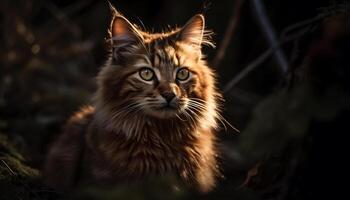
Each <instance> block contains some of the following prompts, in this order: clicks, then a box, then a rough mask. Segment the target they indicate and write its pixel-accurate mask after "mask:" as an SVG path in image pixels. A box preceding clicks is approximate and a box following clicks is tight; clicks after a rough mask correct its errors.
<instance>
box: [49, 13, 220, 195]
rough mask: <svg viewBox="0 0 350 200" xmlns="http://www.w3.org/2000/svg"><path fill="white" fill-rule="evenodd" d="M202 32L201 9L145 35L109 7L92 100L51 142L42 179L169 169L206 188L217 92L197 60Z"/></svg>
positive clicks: (59, 184)
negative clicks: (105, 57) (106, 42)
mask: <svg viewBox="0 0 350 200" xmlns="http://www.w3.org/2000/svg"><path fill="white" fill-rule="evenodd" d="M203 34H204V18H203V17H202V16H201V15H196V16H195V17H193V18H192V19H191V20H190V21H189V22H188V23H187V24H186V25H185V26H184V27H183V28H182V29H179V30H175V31H173V32H169V33H163V34H150V33H145V32H141V31H139V30H137V29H136V28H135V27H134V26H132V25H131V24H130V23H129V22H128V21H127V20H126V19H125V18H124V17H123V16H121V15H119V14H117V13H116V14H115V16H114V18H113V21H112V24H111V36H112V49H111V57H110V59H109V61H108V62H107V64H106V66H105V67H103V68H102V70H101V71H100V73H99V75H98V77H97V80H98V86H99V87H98V88H99V89H98V91H97V93H96V95H95V98H94V104H93V105H92V106H89V107H85V108H83V109H81V111H80V112H78V113H76V114H75V115H74V116H73V117H72V118H71V119H70V120H69V122H68V123H67V125H66V127H65V130H64V133H63V134H62V135H61V136H60V137H59V138H58V139H57V141H55V142H54V144H53V146H52V148H51V150H50V153H49V155H48V159H47V165H46V175H47V177H48V182H49V184H50V185H52V186H53V187H56V188H59V189H69V188H70V187H72V186H73V185H74V184H75V183H76V182H77V181H79V180H78V179H80V178H81V177H80V176H89V177H92V179H93V180H95V181H97V182H100V183H112V184H113V183H120V182H121V183H123V182H129V181H133V180H142V179H144V178H147V177H152V176H157V175H168V174H169V175H175V176H177V177H180V179H182V180H183V181H184V182H185V183H187V184H188V185H190V186H193V187H196V188H198V189H199V190H200V191H209V190H211V189H212V188H213V187H214V186H215V180H216V177H217V175H218V164H217V160H216V154H217V153H216V149H215V143H216V136H215V131H214V129H215V128H216V127H217V124H216V119H217V118H218V108H217V107H218V106H217V104H218V103H217V102H218V101H219V98H220V95H219V93H218V92H217V91H216V88H215V80H214V77H213V72H212V71H211V70H210V69H209V68H208V67H207V65H206V62H205V61H204V60H203V59H202V55H201V50H200V48H201V45H202V44H203V42H205V40H204V39H203Z"/></svg>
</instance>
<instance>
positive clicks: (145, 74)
mask: <svg viewBox="0 0 350 200" xmlns="http://www.w3.org/2000/svg"><path fill="white" fill-rule="evenodd" d="M139 75H140V77H141V78H142V79H143V80H145V81H150V80H152V79H153V77H154V72H153V70H152V69H150V68H146V67H145V68H142V69H140V71H139Z"/></svg>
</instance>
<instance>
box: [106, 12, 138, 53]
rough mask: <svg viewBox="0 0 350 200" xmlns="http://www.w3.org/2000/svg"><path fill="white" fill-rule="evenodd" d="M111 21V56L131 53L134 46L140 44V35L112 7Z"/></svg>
mask: <svg viewBox="0 0 350 200" xmlns="http://www.w3.org/2000/svg"><path fill="white" fill-rule="evenodd" d="M112 12H113V19H112V22H111V26H110V30H109V31H110V36H111V45H112V48H113V54H115V53H123V52H131V50H132V48H134V47H135V45H138V44H140V43H142V41H143V38H142V35H141V33H140V32H139V31H138V30H137V28H136V27H135V26H133V25H132V24H131V23H130V22H129V21H128V20H127V19H126V18H125V17H124V16H122V15H121V14H119V13H118V12H117V11H116V10H115V9H114V8H113V7H112Z"/></svg>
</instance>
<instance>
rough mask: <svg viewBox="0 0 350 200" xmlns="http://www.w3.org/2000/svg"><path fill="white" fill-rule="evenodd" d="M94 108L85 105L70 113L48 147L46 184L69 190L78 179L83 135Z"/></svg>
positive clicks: (82, 150) (82, 149)
mask: <svg viewBox="0 0 350 200" xmlns="http://www.w3.org/2000/svg"><path fill="white" fill-rule="evenodd" d="M94 113H95V109H94V107H92V106H85V107H83V108H81V109H80V111H78V112H76V113H75V114H73V115H72V117H71V118H70V119H69V120H68V122H67V123H66V125H65V127H64V129H63V131H62V133H61V134H60V135H59V136H58V138H57V139H55V140H54V142H53V143H52V145H51V146H50V148H49V153H48V156H47V161H46V165H45V169H44V173H45V176H46V179H47V183H48V185H50V186H52V187H54V188H56V189H59V190H69V189H70V188H71V187H72V186H73V185H74V184H75V183H76V181H77V180H78V178H79V177H77V176H78V174H79V172H78V170H79V165H80V162H81V159H83V158H82V157H83V152H84V135H85V132H86V129H87V127H88V126H89V124H90V123H91V121H92V118H93V116H94Z"/></svg>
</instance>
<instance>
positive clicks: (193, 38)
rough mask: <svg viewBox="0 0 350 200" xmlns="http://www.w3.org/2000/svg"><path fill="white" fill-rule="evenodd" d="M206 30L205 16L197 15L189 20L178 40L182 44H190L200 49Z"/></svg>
mask: <svg viewBox="0 0 350 200" xmlns="http://www.w3.org/2000/svg"><path fill="white" fill-rule="evenodd" d="M204 28H205V20H204V16H203V15H201V14H197V15H195V16H193V17H192V18H191V19H190V20H188V22H187V23H186V24H185V26H183V27H182V28H181V30H180V31H179V33H178V37H177V38H178V40H179V41H181V42H184V43H188V44H190V45H193V47H195V48H198V49H200V48H201V46H202V42H203V36H204Z"/></svg>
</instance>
